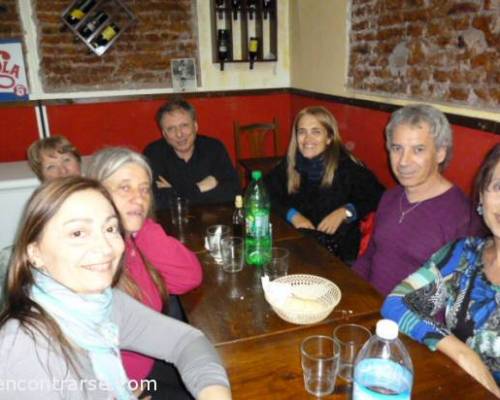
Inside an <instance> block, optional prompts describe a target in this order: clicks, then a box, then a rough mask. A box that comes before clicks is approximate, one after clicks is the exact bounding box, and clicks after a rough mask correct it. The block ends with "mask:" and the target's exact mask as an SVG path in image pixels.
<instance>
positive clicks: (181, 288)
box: [87, 147, 202, 398]
mask: <svg viewBox="0 0 500 400" xmlns="http://www.w3.org/2000/svg"><path fill="white" fill-rule="evenodd" d="M87 176H88V177H89V178H94V179H96V180H98V181H100V182H101V183H102V184H103V185H104V187H105V188H106V189H107V190H108V191H109V193H110V194H111V197H112V198H113V202H114V203H115V205H116V208H117V209H118V212H119V213H120V217H121V220H122V223H123V226H124V229H125V234H126V235H125V236H126V241H125V269H124V274H123V275H122V277H121V278H120V281H119V283H118V286H119V287H120V288H121V289H123V290H124V291H125V292H127V293H129V294H130V295H132V296H133V297H135V298H137V299H138V300H139V301H141V302H142V303H144V304H145V305H146V306H148V307H151V308H153V309H154V310H156V311H158V312H162V310H164V309H165V308H166V307H168V300H169V298H168V293H170V294H173V295H180V294H184V293H186V292H188V291H190V290H192V289H194V288H196V287H197V286H199V285H200V283H201V280H202V269H201V265H200V263H199V261H198V259H197V258H196V256H195V255H194V253H192V252H191V251H190V250H188V249H187V248H186V247H185V246H184V245H183V244H182V243H180V242H179V241H178V240H177V239H174V238H173V237H170V236H168V235H167V234H166V233H165V231H164V230H163V228H162V227H161V226H160V225H159V224H157V223H156V222H155V221H153V219H152V218H151V215H152V191H151V184H152V173H151V169H150V167H149V165H148V163H147V161H146V159H145V158H144V157H143V156H142V155H141V154H139V153H136V152H134V151H132V150H130V149H127V148H123V147H111V148H106V149H103V150H101V151H98V152H97V153H95V154H94V155H93V157H92V160H91V162H90V164H89V165H88V168H87ZM122 358H123V364H124V366H125V370H126V372H127V375H128V377H129V378H130V379H134V380H136V381H138V382H140V381H141V380H142V379H152V378H154V379H157V381H158V380H159V381H160V382H159V383H161V381H162V377H161V376H160V377H157V376H156V375H157V374H156V372H155V371H157V370H158V368H160V369H161V367H160V366H158V365H156V366H155V368H154V369H153V366H154V364H155V362H154V360H153V359H152V358H149V357H146V356H143V355H139V354H137V353H132V352H122ZM163 369H164V368H163ZM152 374H153V375H154V376H153V375H152ZM164 383H165V386H166V388H165V392H166V393H168V394H169V396H171V397H169V398H177V397H172V396H173V394H172V393H171V392H172V390H175V389H173V388H172V385H173V386H174V387H175V386H177V382H176V381H175V379H174V381H173V383H172V381H171V379H169V380H167V382H164ZM159 387H160V389H161V385H159ZM153 398H155V396H154V395H153ZM160 398H161V396H160ZM178 398H182V397H178ZM186 398H188V397H186Z"/></svg>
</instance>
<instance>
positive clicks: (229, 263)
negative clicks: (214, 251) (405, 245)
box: [221, 236, 245, 272]
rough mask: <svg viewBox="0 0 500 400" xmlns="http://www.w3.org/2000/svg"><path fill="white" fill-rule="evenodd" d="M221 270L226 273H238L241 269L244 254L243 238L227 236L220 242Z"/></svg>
mask: <svg viewBox="0 0 500 400" xmlns="http://www.w3.org/2000/svg"><path fill="white" fill-rule="evenodd" d="M221 251H222V269H223V270H224V271H226V272H238V271H241V270H242V269H243V261H244V259H245V254H244V251H243V238H241V237H236V236H227V237H224V238H222V240H221Z"/></svg>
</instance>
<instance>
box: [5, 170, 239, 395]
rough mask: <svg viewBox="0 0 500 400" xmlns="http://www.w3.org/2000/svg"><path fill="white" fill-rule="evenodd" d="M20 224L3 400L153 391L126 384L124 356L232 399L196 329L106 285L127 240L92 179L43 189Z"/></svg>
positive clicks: (10, 285)
mask: <svg viewBox="0 0 500 400" xmlns="http://www.w3.org/2000/svg"><path fill="white" fill-rule="evenodd" d="M21 226H22V229H21V231H20V233H19V236H18V240H17V243H16V245H15V249H14V253H13V255H12V259H11V263H10V268H9V272H8V277H7V290H6V305H5V308H4V310H3V312H2V313H1V314H0V360H1V363H0V382H1V383H2V388H1V390H0V393H1V395H0V397H1V398H9V399H16V400H25V399H26V400H28V399H37V400H49V399H117V400H129V399H136V398H137V397H136V396H137V395H139V394H140V393H141V392H142V390H145V385H147V388H148V389H151V388H153V389H152V390H149V392H154V385H155V382H132V381H129V380H128V379H127V377H126V374H125V371H124V369H123V365H122V361H121V357H120V350H122V349H126V350H130V351H134V352H138V353H142V354H146V355H148V356H150V357H154V358H158V359H163V360H165V361H167V362H171V363H174V364H175V365H176V366H177V368H178V370H179V372H180V374H181V376H182V379H183V381H184V383H185V385H186V387H187V388H188V390H189V391H190V393H191V394H192V395H193V396H194V397H195V398H196V399H199V400H202V399H204V400H208V399H214V400H215V399H217V400H222V399H230V398H231V395H230V391H229V383H228V379H227V375H226V372H225V370H224V368H223V366H222V365H221V362H220V360H219V358H218V355H217V353H216V351H215V349H214V348H213V346H212V345H211V344H210V343H209V342H208V341H207V339H206V338H205V336H204V335H203V334H202V333H201V332H200V331H198V330H196V329H194V328H192V327H190V326H189V325H186V324H184V323H182V322H179V321H177V320H174V319H171V318H169V317H166V316H164V315H162V314H160V313H157V312H155V311H153V310H151V309H150V308H148V307H146V306H144V305H142V304H141V303H139V302H137V301H136V300H134V299H133V298H131V297H130V296H128V295H126V294H125V293H123V292H121V291H119V290H116V289H113V288H112V284H113V283H115V282H117V280H118V278H119V274H120V273H121V270H120V261H121V258H122V254H123V250H124V241H123V234H122V227H121V223H120V219H119V214H118V212H117V210H116V208H115V206H114V205H113V202H112V200H111V197H110V195H109V194H108V192H107V191H106V190H105V189H104V188H103V187H102V186H101V185H100V184H99V183H98V182H97V181H94V180H90V179H87V178H82V177H68V178H60V179H56V180H53V181H51V182H47V183H45V184H43V185H42V186H41V187H40V188H39V189H38V190H36V191H35V193H34V194H33V196H32V197H31V199H30V201H29V203H28V205H27V208H26V210H25V216H24V221H23V223H22V225H21ZM4 396H5V397H4ZM153 396H154V395H153ZM148 398H149V397H148Z"/></svg>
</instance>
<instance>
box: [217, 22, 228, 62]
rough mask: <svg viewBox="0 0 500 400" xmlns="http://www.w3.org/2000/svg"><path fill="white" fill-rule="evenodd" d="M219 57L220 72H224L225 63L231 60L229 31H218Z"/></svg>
mask: <svg viewBox="0 0 500 400" xmlns="http://www.w3.org/2000/svg"><path fill="white" fill-rule="evenodd" d="M217 55H218V57H219V62H220V70H221V71H224V61H226V60H227V59H228V58H229V31H228V30H227V29H219V30H218V31H217Z"/></svg>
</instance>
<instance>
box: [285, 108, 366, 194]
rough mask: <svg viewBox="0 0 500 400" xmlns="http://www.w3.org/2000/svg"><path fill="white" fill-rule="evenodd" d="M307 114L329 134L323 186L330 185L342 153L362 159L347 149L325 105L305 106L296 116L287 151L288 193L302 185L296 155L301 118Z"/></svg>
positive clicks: (324, 155)
mask: <svg viewBox="0 0 500 400" xmlns="http://www.w3.org/2000/svg"><path fill="white" fill-rule="evenodd" d="M305 115H312V116H313V117H314V118H316V119H317V120H318V122H319V123H320V124H321V126H322V127H323V128H325V130H326V132H327V136H328V138H329V139H331V140H330V143H329V144H328V145H327V147H326V149H325V151H324V153H323V157H324V163H325V172H324V174H323V178H322V179H321V187H330V186H331V185H332V182H333V178H334V176H335V172H336V171H337V167H338V164H339V158H340V153H341V152H344V153H345V154H347V155H348V156H349V157H350V158H351V159H352V160H353V161H354V162H357V163H360V161H359V160H358V159H357V158H356V157H354V156H353V155H352V154H351V152H350V151H349V150H347V149H346V148H345V146H344V144H343V143H342V138H341V137H340V132H339V127H338V124H337V120H336V119H335V117H334V116H333V115H332V113H331V112H330V111H328V110H327V109H326V108H325V107H322V106H311V107H306V108H303V109H302V110H301V111H299V113H298V114H297V115H296V116H295V120H294V121H293V126H292V136H291V138H290V144H289V145H288V152H287V164H288V168H287V176H288V181H287V189H288V193H290V194H291V193H296V192H297V191H298V190H299V187H300V174H299V173H298V171H297V170H296V169H295V164H296V161H295V160H296V156H297V152H298V151H299V146H298V142H297V132H298V126H299V123H300V120H301V119H302V117H304V116H305Z"/></svg>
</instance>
